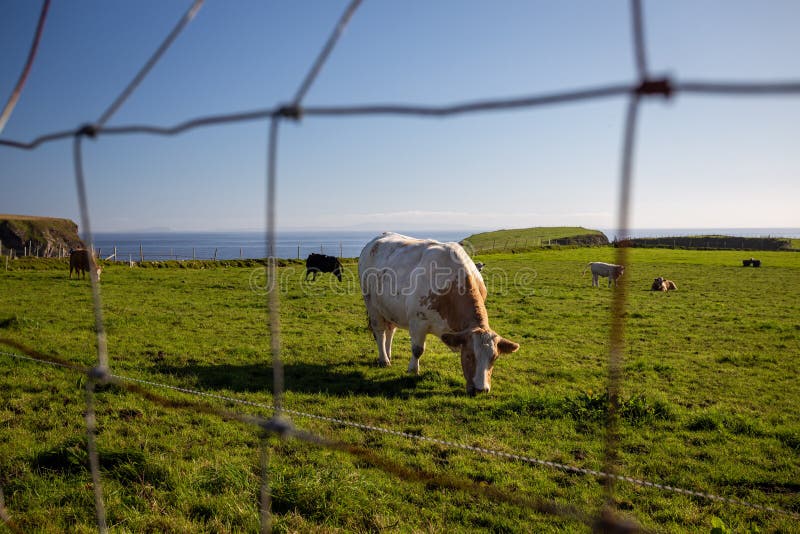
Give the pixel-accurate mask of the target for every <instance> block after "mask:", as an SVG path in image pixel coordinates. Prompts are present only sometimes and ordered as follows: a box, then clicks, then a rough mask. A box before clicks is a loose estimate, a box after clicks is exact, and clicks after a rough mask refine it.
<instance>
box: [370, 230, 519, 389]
mask: <svg viewBox="0 0 800 534" xmlns="http://www.w3.org/2000/svg"><path fill="white" fill-rule="evenodd" d="M358 273H359V279H360V281H361V292H362V294H363V296H364V304H366V307H367V316H368V319H369V326H370V328H371V329H372V333H373V335H374V337H375V341H376V342H377V344H378V363H379V364H380V365H383V366H387V365H391V358H392V338H393V336H394V332H395V330H396V329H397V327H400V328H403V329H407V330H408V331H409V334H410V335H411V360H410V361H409V363H408V371H409V372H410V373H415V374H419V359H420V356H422V353H423V352H424V350H425V338H426V336H427V335H428V334H433V335H435V336H438V337H439V338H441V340H442V341H444V343H445V344H446V345H447V346H448V347H450V348H451V349H452V350H460V351H461V370H462V371H463V373H464V378H465V379H466V382H467V393H468V394H469V395H475V394H476V393H486V392H488V391H489V389H490V388H491V381H492V369H493V367H494V362H495V360H497V358H498V356H499V355H501V354H508V353H511V352H515V351H516V350H517V349H519V345H518V344H516V343H514V342H513V341H509V340H507V339H504V338H503V337H501V336H499V335H497V334H496V333H495V332H494V331H493V330H492V329H491V328H490V327H489V317H488V315H487V314H486V307H485V305H484V301H485V300H486V286H485V285H484V283H483V278H482V277H481V274H480V273H479V272H478V269H477V268H476V266H475V264H474V263H473V262H472V260H471V259H470V258H469V256H468V255H467V253H466V252H465V251H464V249H463V248H461V246H460V245H459V244H458V243H440V242H438V241H433V240H423V239H414V238H412V237H407V236H404V235H400V234H395V233H392V232H386V233H384V234H381V235H380V236H378V237H376V238H375V239H373V240H372V241H370V242H369V243H367V244H366V246H365V247H364V250H362V251H361V256H360V258H359V260H358Z"/></svg>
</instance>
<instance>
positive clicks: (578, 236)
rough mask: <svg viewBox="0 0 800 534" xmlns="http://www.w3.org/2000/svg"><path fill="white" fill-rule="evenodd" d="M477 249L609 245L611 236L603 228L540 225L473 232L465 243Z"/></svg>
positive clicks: (495, 249)
mask: <svg viewBox="0 0 800 534" xmlns="http://www.w3.org/2000/svg"><path fill="white" fill-rule="evenodd" d="M461 244H462V245H464V246H465V247H466V248H467V250H470V251H473V252H481V253H484V254H485V253H487V252H503V251H511V250H513V251H520V250H529V249H533V248H538V247H544V246H548V245H607V244H608V238H607V237H606V235H605V234H604V233H603V232H601V231H599V230H590V229H589V228H583V227H582V226H536V227H533V228H517V229H511V230H496V231H494V232H483V233H480V234H473V235H471V236H469V237H467V238H466V239H464V240H463V241H462V242H461Z"/></svg>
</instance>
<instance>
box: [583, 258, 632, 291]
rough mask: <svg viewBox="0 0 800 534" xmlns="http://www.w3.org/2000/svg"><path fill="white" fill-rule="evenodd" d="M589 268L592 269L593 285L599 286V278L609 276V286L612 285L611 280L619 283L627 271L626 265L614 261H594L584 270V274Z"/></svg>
mask: <svg viewBox="0 0 800 534" xmlns="http://www.w3.org/2000/svg"><path fill="white" fill-rule="evenodd" d="M588 269H591V270H592V286H593V287H599V285H600V284H599V283H598V278H599V277H601V276H602V277H604V278H608V286H609V287H611V282H614V286H616V285H617V280H618V279H619V277H620V276H622V275H623V274H624V272H625V266H624V265H614V264H613V263H603V262H602V261H593V262H591V263H590V264H588V265H587V266H586V269H584V270H583V274H586V271H587V270H588Z"/></svg>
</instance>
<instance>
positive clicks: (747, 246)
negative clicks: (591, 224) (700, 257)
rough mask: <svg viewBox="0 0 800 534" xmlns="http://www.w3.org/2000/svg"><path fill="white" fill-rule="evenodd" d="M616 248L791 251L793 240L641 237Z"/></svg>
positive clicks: (721, 237) (617, 244)
mask: <svg viewBox="0 0 800 534" xmlns="http://www.w3.org/2000/svg"><path fill="white" fill-rule="evenodd" d="M614 246H616V247H618V246H627V247H634V248H689V249H702V250H791V249H792V240H791V239H787V238H778V237H736V236H682V237H639V238H632V239H623V240H620V241H614Z"/></svg>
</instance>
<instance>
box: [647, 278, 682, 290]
mask: <svg viewBox="0 0 800 534" xmlns="http://www.w3.org/2000/svg"><path fill="white" fill-rule="evenodd" d="M650 289H652V290H653V291H671V290H674V289H678V286H677V285H675V282H673V281H672V280H667V279H666V278H663V277H661V276H659V277H658V278H656V279H655V280H653V285H652V286H651V287H650Z"/></svg>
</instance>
